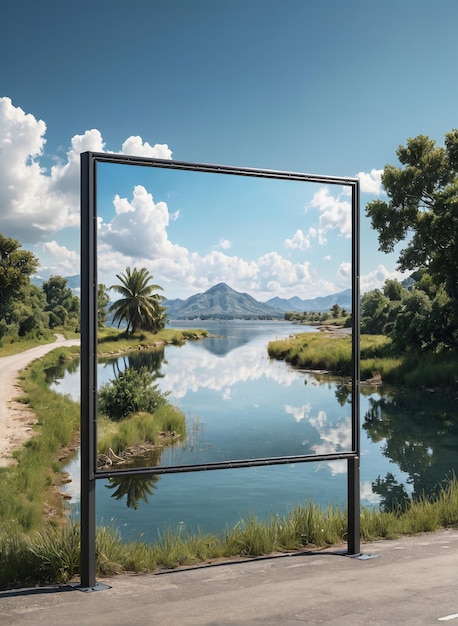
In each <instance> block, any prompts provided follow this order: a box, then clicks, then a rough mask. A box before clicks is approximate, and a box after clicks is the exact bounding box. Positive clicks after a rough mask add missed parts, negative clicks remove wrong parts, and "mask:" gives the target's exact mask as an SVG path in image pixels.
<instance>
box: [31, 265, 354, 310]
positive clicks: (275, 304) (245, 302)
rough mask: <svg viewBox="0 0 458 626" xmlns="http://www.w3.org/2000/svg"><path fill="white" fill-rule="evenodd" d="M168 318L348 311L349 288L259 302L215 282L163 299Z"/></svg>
mask: <svg viewBox="0 0 458 626" xmlns="http://www.w3.org/2000/svg"><path fill="white" fill-rule="evenodd" d="M65 278H66V279H67V284H68V286H69V287H70V288H71V289H72V291H73V292H74V293H76V294H79V287H80V277H79V275H78V274H77V275H75V276H65ZM43 282H44V280H43V279H42V278H32V283H33V284H34V285H37V286H38V287H41V286H42V285H43ZM163 304H164V306H165V307H167V312H168V315H169V318H170V319H172V320H180V319H181V320H183V319H191V320H192V319H197V318H200V319H208V318H221V319H272V318H283V317H284V314H285V313H287V312H288V311H298V312H300V313H303V312H304V311H308V312H310V311H314V312H317V313H321V312H323V311H329V309H330V308H331V307H332V306H333V305H334V304H338V305H339V306H341V307H342V308H343V309H347V311H351V304H352V303H351V289H346V290H345V291H341V292H339V293H334V294H331V295H329V296H320V297H319V298H313V299H308V300H301V298H298V297H297V296H295V297H293V298H289V299H285V298H278V297H275V298H271V299H270V300H267V302H259V301H258V300H256V299H255V298H253V297H252V296H250V295H249V294H247V293H240V292H239V291H235V289H232V288H231V287H229V285H227V284H226V283H218V284H217V285H214V286H213V287H211V288H210V289H208V290H207V291H205V292H204V293H197V294H195V295H194V296H191V297H190V298H187V299H186V300H181V299H180V298H176V299H174V300H164V302H163Z"/></svg>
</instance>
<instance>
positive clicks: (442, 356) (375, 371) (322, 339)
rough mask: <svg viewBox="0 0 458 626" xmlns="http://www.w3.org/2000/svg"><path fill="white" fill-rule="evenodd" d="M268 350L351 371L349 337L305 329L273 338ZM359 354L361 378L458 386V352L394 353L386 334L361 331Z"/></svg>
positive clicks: (310, 365)
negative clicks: (362, 333) (293, 334)
mask: <svg viewBox="0 0 458 626" xmlns="http://www.w3.org/2000/svg"><path fill="white" fill-rule="evenodd" d="M267 350H268V354H269V356H270V357H271V358H274V359H284V360H285V361H287V362H288V363H291V365H294V366H296V367H300V368H303V369H312V370H326V371H330V372H332V373H334V374H338V375H340V376H350V375H351V338H350V337H333V336H332V335H322V334H312V333H302V334H299V335H297V336H295V337H290V338H287V339H280V340H278V341H272V342H270V343H269V344H268V348H267ZM360 357H361V359H360V361H361V379H362V380H365V379H370V378H374V377H376V376H377V377H380V378H381V379H382V380H383V382H386V383H390V384H403V385H407V386H410V387H437V388H442V389H458V358H457V356H456V353H452V352H439V353H424V354H420V355H417V354H415V355H412V354H409V353H405V354H403V355H395V354H393V348H392V345H391V341H390V339H388V338H387V337H384V336H382V335H362V336H361V346H360Z"/></svg>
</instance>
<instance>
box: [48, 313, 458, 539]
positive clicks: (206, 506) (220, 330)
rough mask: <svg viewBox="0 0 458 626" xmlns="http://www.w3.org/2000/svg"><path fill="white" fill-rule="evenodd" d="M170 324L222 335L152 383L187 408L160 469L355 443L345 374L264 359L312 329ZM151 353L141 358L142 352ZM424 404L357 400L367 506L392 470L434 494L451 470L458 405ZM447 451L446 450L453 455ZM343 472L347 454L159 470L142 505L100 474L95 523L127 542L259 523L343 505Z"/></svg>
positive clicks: (197, 346)
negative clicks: (248, 520)
mask: <svg viewBox="0 0 458 626" xmlns="http://www.w3.org/2000/svg"><path fill="white" fill-rule="evenodd" d="M173 326H175V327H180V328H186V327H188V328H195V327H196V326H199V327H201V328H202V327H205V328H208V329H209V331H210V332H211V333H212V334H213V335H217V336H218V337H213V338H209V339H204V340H201V341H188V342H187V343H186V344H185V345H184V346H181V347H177V346H167V347H166V349H165V359H164V361H162V363H161V365H160V370H159V371H160V375H161V376H160V377H159V378H157V383H158V384H159V386H160V388H161V389H162V390H163V391H168V392H170V395H169V401H170V402H172V403H174V404H176V405H178V406H179V407H180V409H181V410H182V411H183V412H184V414H185V415H186V418H187V440H186V442H184V444H183V445H181V446H174V447H171V448H170V447H169V448H166V449H165V451H164V453H163V454H162V456H161V459H160V464H161V465H181V464H188V463H191V464H192V463H204V462H211V461H222V460H232V459H250V458H256V457H267V456H282V455H288V456H289V455H300V454H313V453H316V454H318V453H324V452H338V451H345V450H347V451H348V450H350V449H351V428H350V405H349V404H348V402H344V403H339V402H338V399H337V397H336V391H337V390H338V385H339V383H342V381H341V380H339V379H336V378H334V377H331V376H329V375H316V374H312V373H307V372H303V371H299V370H296V369H294V368H292V367H290V366H289V365H287V364H286V363H284V362H283V361H273V360H270V359H269V358H268V356H267V350H266V346H267V343H268V342H269V341H270V340H271V339H275V338H280V337H283V336H288V335H290V334H293V333H296V332H298V331H301V332H306V331H309V332H313V331H314V329H313V328H307V327H298V326H295V325H292V324H289V323H286V322H254V321H232V322H205V323H204V322H199V323H198V324H197V323H196V322H189V323H187V322H181V323H174V324H173ZM145 356H146V355H145V354H144V353H143V354H141V355H140V354H139V355H137V359H138V358H140V357H141V358H142V359H144V358H145ZM126 365H134V366H135V365H136V361H135V355H133V356H132V357H131V358H130V359H127V358H126V357H123V358H121V359H116V360H115V361H113V360H111V361H104V362H102V363H100V365H99V370H98V379H99V385H102V384H103V383H104V382H107V381H109V380H110V379H113V378H114V375H115V371H117V370H122V369H123V368H124V367H125V366H126ZM54 387H55V388H56V389H59V391H61V392H63V393H70V394H71V395H73V397H75V399H76V398H78V395H79V372H78V371H74V372H72V373H70V372H68V373H66V374H65V376H64V377H63V378H61V379H59V380H58V381H56V382H55V383H54ZM400 393H401V395H399V394H400ZM418 399H419V398H418V394H417V395H416V396H415V397H414V399H412V398H411V396H410V395H409V394H408V393H407V392H403V391H402V392H400V391H397V392H395V391H386V390H385V391H383V393H381V392H380V391H379V390H377V389H375V388H370V389H366V390H365V391H364V392H363V394H362V395H361V416H362V428H361V498H362V503H363V504H364V505H368V506H374V505H378V504H379V503H380V502H381V501H382V500H383V498H384V497H386V496H387V493H388V494H389V493H390V492H391V490H392V489H393V485H391V486H390V484H391V483H390V481H388V483H387V484H388V487H386V485H385V483H384V482H382V486H381V488H379V489H375V490H374V483H375V482H376V481H377V479H378V478H379V477H380V478H381V479H385V477H387V475H388V476H389V475H392V482H393V481H394V486H395V487H396V486H399V485H401V486H402V489H403V490H404V492H405V493H406V494H411V493H412V492H416V493H417V492H419V490H421V488H422V486H423V488H424V485H431V489H433V488H434V486H435V484H436V483H437V482H438V481H440V480H442V479H443V478H444V477H445V474H447V473H450V471H452V470H453V469H454V465H453V464H454V462H455V461H454V459H455V456H456V455H454V450H456V448H453V446H454V445H455V443H458V433H457V432H456V428H455V427H454V426H450V425H449V426H448V436H447V433H444V434H443V436H441V435H440V432H439V431H440V429H439V426H441V427H442V428H443V427H444V423H445V422H444V419H445V420H446V422H447V424H448V423H449V422H450V419H448V418H452V417H453V411H454V410H455V411H456V409H455V408H454V407H455V404H454V403H453V399H452V398H450V399H448V398H444V397H443V396H442V397H441V398H439V397H432V395H431V394H429V395H428V396H427V397H426V398H424V399H423V401H421V402H418ZM444 402H445V404H444ZM431 403H432V404H431ZM429 405H431V407H432V408H431V409H428V408H427V407H428V406H429ZM425 411H426V413H428V414H427V415H424V413H425ZM428 411H430V412H428ZM393 415H394V416H398V420H399V421H397V420H395V419H393ZM444 415H445V418H444ZM426 420H427V421H426ZM441 420H442V422H444V423H442V422H441ZM455 421H456V420H455ZM425 422H426V423H425ZM446 430H447V429H446ZM438 433H439V434H438ZM426 439H428V441H427V440H426ZM447 446H448V448H450V446H451V449H449V450H448V451H447ZM77 468H78V459H76V461H75V462H74V463H73V465H71V466H70V467H69V468H68V469H69V471H70V473H71V475H72V477H73V482H72V483H71V484H70V486H69V491H70V493H71V495H72V496H73V501H72V504H71V506H72V510H73V513H74V514H75V515H77V512H78V498H79V484H78V470H77ZM346 469H347V463H346V461H332V462H312V463H296V464H290V465H286V466H270V467H252V468H243V469H233V470H220V471H211V472H195V473H186V474H173V475H164V476H161V477H155V478H154V479H153V480H150V482H149V483H148V485H149V486H148V489H149V491H150V492H152V493H151V494H148V493H146V497H147V500H148V502H144V501H143V500H141V499H140V500H139V506H138V509H137V510H135V509H133V508H128V507H127V506H126V497H125V496H123V497H122V498H121V499H120V500H117V499H115V498H114V497H113V493H114V491H115V488H111V489H110V488H108V487H109V485H108V482H107V481H98V484H97V520H98V523H109V522H112V523H113V524H114V526H115V527H117V528H119V530H120V532H121V534H122V536H123V538H124V539H126V540H130V539H135V538H137V537H139V536H141V537H143V539H145V540H149V539H154V538H155V537H156V536H157V533H158V531H163V530H164V529H165V528H177V527H178V526H179V527H182V528H184V529H186V530H189V531H192V532H195V531H196V530H198V529H201V530H203V531H205V532H221V531H223V530H224V529H226V528H230V527H233V526H234V525H236V524H237V523H238V522H239V520H240V517H242V516H246V515H247V514H248V513H255V514H256V515H258V516H259V517H261V518H263V517H265V516H268V515H270V514H271V513H274V512H275V513H279V514H280V515H281V514H284V513H287V512H288V511H289V510H291V508H293V507H294V505H295V504H297V503H298V504H305V503H306V502H307V501H312V502H315V503H317V504H320V505H322V506H326V505H328V504H338V505H342V506H345V504H346V498H347V487H346V480H347V475H346ZM419 470H421V471H419Z"/></svg>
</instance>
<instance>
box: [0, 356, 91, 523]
mask: <svg viewBox="0 0 458 626" xmlns="http://www.w3.org/2000/svg"><path fill="white" fill-rule="evenodd" d="M76 350H77V348H76ZM69 354H71V349H68V348H67V349H62V348H60V349H57V350H54V351H53V352H52V353H49V354H48V355H47V356H46V357H44V358H43V359H40V360H36V361H34V362H33V363H32V364H31V365H30V366H29V367H28V368H26V369H25V370H24V371H23V373H22V375H21V378H22V381H21V386H22V388H23V390H24V392H25V394H24V395H23V396H20V397H19V398H18V400H20V401H21V402H22V403H24V404H26V405H28V406H29V407H30V409H31V410H32V411H33V414H34V415H35V418H36V420H37V423H36V425H35V427H34V430H35V432H36V435H35V436H34V437H33V438H31V439H29V440H28V441H27V442H26V443H25V445H24V446H21V447H19V448H17V449H16V450H15V451H14V453H13V457H14V459H15V460H16V464H15V465H12V466H9V467H5V468H0V532H1V533H2V534H4V533H5V532H8V531H9V526H12V525H14V526H15V527H16V528H17V529H18V530H19V531H20V532H26V533H27V532H30V531H33V530H36V529H37V528H40V526H41V525H42V524H43V519H46V518H47V517H49V515H52V516H53V517H57V518H58V517H59V516H61V515H62V498H61V497H60V496H59V494H58V492H57V490H56V489H55V487H54V486H55V485H57V486H58V485H59V484H61V483H62V480H63V475H62V474H61V464H60V461H59V458H61V457H62V456H63V455H65V454H68V452H65V450H66V449H68V448H69V447H71V446H72V444H74V443H75V441H76V437H77V433H78V429H79V406H78V405H76V404H75V403H74V402H72V401H71V400H70V399H69V398H67V397H65V396H62V395H60V394H57V393H55V392H53V391H51V390H50V389H49V387H48V384H47V382H46V374H45V370H46V369H47V368H48V367H51V366H52V365H53V364H54V363H55V361H56V359H59V358H60V359H61V360H64V359H65V358H68V355H69Z"/></svg>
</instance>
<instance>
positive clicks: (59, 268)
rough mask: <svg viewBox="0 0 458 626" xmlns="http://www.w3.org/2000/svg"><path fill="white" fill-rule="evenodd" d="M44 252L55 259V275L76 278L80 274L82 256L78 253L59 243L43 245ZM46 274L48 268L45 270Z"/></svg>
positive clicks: (50, 242)
mask: <svg viewBox="0 0 458 626" xmlns="http://www.w3.org/2000/svg"><path fill="white" fill-rule="evenodd" d="M43 251H44V252H46V253H47V254H48V255H50V257H51V258H54V259H55V263H53V264H52V272H51V273H53V274H57V275H59V276H74V275H75V274H79V272H80V256H79V254H78V253H77V252H75V251H73V250H69V249H68V248H66V247H65V246H61V245H59V244H58V243H57V241H48V242H46V243H44V244H43ZM43 269H44V270H45V272H46V269H47V268H43Z"/></svg>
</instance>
